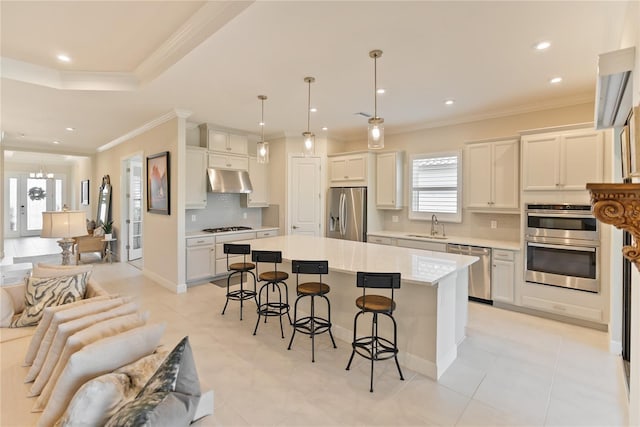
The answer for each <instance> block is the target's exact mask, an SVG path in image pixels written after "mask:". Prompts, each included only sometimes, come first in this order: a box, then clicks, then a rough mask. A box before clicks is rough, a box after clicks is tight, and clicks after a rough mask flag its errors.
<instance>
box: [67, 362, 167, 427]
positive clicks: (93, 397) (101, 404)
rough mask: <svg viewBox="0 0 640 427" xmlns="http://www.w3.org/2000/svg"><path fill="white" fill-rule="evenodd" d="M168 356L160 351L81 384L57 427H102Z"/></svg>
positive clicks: (133, 395) (131, 397)
mask: <svg viewBox="0 0 640 427" xmlns="http://www.w3.org/2000/svg"><path fill="white" fill-rule="evenodd" d="M168 353H169V352H168V351H167V350H159V351H157V352H155V353H153V354H150V355H149V356H146V357H143V358H142V359H140V360H136V361H135V362H133V363H131V364H129V365H126V366H123V367H122V368H119V369H116V370H115V371H113V372H112V373H109V374H105V375H101V376H99V377H97V378H94V379H92V380H91V381H88V382H86V383H84V384H83V385H82V387H80V389H79V390H78V391H77V392H76V394H75V395H74V396H73V399H71V403H69V406H68V407H67V409H66V411H65V412H64V415H63V416H62V417H61V418H60V419H59V420H58V422H57V423H56V427H75V426H77V427H81V426H82V427H84V426H103V425H104V424H105V423H106V422H107V421H108V420H109V418H111V417H112V416H113V414H115V413H116V412H117V411H118V409H120V408H121V407H122V406H123V405H124V404H125V403H127V402H130V401H131V400H133V398H134V397H135V396H136V395H137V394H138V392H139V391H140V390H142V387H144V385H145V383H146V382H147V381H149V378H151V375H153V373H154V372H155V371H156V370H157V369H158V367H159V366H160V364H161V363H162V361H163V360H164V359H165V358H166V357H167V354H168Z"/></svg>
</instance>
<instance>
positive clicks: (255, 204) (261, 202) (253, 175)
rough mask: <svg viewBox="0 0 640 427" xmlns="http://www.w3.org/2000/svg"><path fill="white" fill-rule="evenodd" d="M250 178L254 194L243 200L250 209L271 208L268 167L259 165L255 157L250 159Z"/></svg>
mask: <svg viewBox="0 0 640 427" xmlns="http://www.w3.org/2000/svg"><path fill="white" fill-rule="evenodd" d="M249 178H250V179H251V185H252V186H253V192H251V193H249V194H247V195H245V197H243V198H242V201H243V204H244V205H245V207H248V208H264V207H268V206H269V183H268V182H267V165H265V164H263V163H258V161H257V159H256V158H255V157H249Z"/></svg>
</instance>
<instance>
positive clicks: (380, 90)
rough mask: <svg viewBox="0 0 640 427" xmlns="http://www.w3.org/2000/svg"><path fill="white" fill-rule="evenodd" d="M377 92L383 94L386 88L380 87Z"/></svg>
mask: <svg viewBox="0 0 640 427" xmlns="http://www.w3.org/2000/svg"><path fill="white" fill-rule="evenodd" d="M376 92H378V93H379V94H383V93H384V88H382V87H379V88H378V90H377V91H376Z"/></svg>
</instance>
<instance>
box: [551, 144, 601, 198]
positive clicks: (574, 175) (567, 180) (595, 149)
mask: <svg viewBox="0 0 640 427" xmlns="http://www.w3.org/2000/svg"><path fill="white" fill-rule="evenodd" d="M603 150H604V144H603V136H602V133H601V132H595V131H588V132H576V133H571V134H567V135H564V136H563V137H562V153H561V155H560V158H561V165H562V170H561V176H562V179H561V181H560V182H561V184H562V189H563V190H584V189H585V184H586V183H588V182H602V179H603V170H602V169H603V163H604V162H603Z"/></svg>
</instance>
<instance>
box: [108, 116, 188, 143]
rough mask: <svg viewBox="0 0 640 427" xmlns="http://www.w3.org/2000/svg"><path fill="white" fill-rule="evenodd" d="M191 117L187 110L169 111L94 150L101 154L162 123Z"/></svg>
mask: <svg viewBox="0 0 640 427" xmlns="http://www.w3.org/2000/svg"><path fill="white" fill-rule="evenodd" d="M190 115H191V112H190V111H187V110H180V109H175V110H172V111H169V112H168V113H166V114H163V115H162V116H160V117H157V118H155V119H153V120H151V121H148V122H147V123H145V124H143V125H142V126H140V127H138V128H136V129H134V130H132V131H130V132H127V133H125V134H124V135H122V136H120V137H118V138H116V139H114V140H112V141H110V142H108V143H106V144H104V145H101V146H100V147H98V148H97V149H96V151H97V152H99V153H100V152H103V151H106V150H109V149H111V148H113V147H115V146H117V145H120V144H122V143H123V142H126V141H128V140H130V139H132V138H135V137H136V136H138V135H141V134H143V133H145V132H147V131H149V130H151V129H153V128H155V127H157V126H159V125H161V124H163V123H166V122H168V121H169V120H172V119H175V118H181V119H186V118H187V117H189V116H190Z"/></svg>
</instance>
